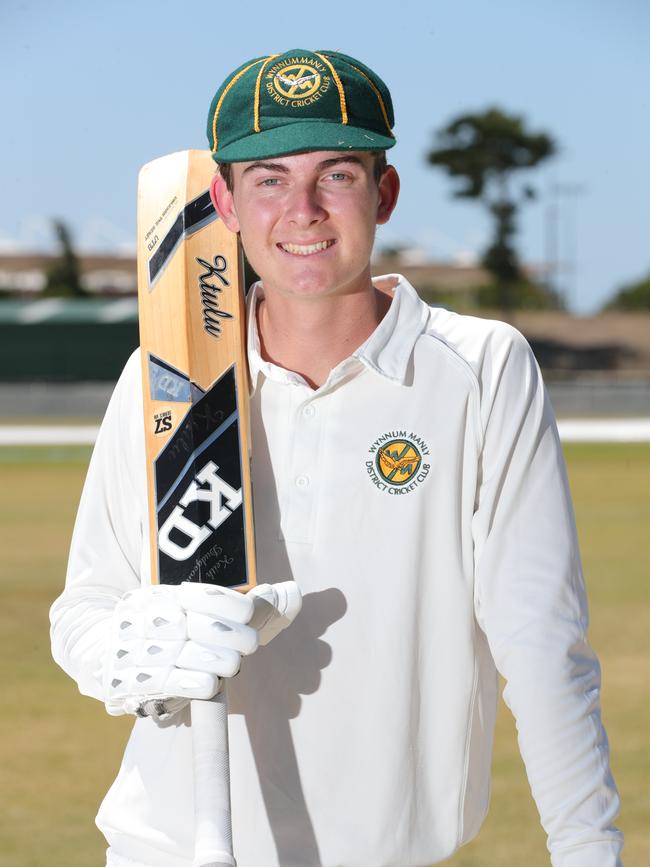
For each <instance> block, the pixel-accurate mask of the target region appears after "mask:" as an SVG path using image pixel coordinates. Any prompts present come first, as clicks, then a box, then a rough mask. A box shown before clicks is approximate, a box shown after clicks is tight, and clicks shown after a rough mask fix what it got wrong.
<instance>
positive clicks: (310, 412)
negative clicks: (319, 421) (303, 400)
mask: <svg viewBox="0 0 650 867" xmlns="http://www.w3.org/2000/svg"><path fill="white" fill-rule="evenodd" d="M302 414H303V415H304V416H305V417H306V418H313V417H314V416H315V415H316V409H315V408H314V407H313V406H312V405H311V404H308V405H307V406H306V407H305V408H304V409H303V411H302Z"/></svg>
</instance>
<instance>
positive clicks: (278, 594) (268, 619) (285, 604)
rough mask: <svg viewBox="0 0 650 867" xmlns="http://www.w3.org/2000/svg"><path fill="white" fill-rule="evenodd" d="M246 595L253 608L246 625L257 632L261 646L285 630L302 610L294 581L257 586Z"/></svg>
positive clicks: (300, 599) (297, 588) (298, 590)
mask: <svg viewBox="0 0 650 867" xmlns="http://www.w3.org/2000/svg"><path fill="white" fill-rule="evenodd" d="M247 595H248V596H249V597H251V598H252V600H253V606H254V608H253V616H252V618H251V619H250V621H249V622H248V625H249V626H252V627H253V628H254V629H256V630H257V634H258V636H259V643H260V644H262V645H264V644H268V643H269V641H271V639H272V638H275V636H276V635H277V634H278V633H279V632H282V630H283V629H286V628H287V626H289V624H290V623H292V622H293V620H294V618H295V617H296V615H297V614H298V612H299V611H300V609H301V608H302V595H301V593H300V589H299V587H298V585H297V584H296V582H295V581H283V582H282V583H280V584H258V585H257V587H253V589H252V590H249V592H248V594H247Z"/></svg>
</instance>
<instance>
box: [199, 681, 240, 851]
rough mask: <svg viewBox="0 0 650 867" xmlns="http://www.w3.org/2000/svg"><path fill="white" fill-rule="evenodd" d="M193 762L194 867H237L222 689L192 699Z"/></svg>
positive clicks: (226, 723) (226, 715) (226, 717)
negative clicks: (208, 697) (203, 698)
mask: <svg viewBox="0 0 650 867" xmlns="http://www.w3.org/2000/svg"><path fill="white" fill-rule="evenodd" d="M191 714H192V750H193V763H194V832H195V837H194V840H195V842H194V862H193V867H236V862H235V859H234V856H233V851H232V828H231V824H230V763H229V758H228V709H227V705H226V696H225V693H224V690H223V687H222V689H221V692H219V693H217V695H216V696H215V697H214V698H213V699H211V700H210V701H198V700H194V701H192V702H191Z"/></svg>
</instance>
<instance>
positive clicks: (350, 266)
mask: <svg viewBox="0 0 650 867" xmlns="http://www.w3.org/2000/svg"><path fill="white" fill-rule="evenodd" d="M373 166H374V158H373V156H372V154H370V153H367V152H362V151H355V152H350V153H342V152H341V151H317V152H314V153H302V154H292V155H290V156H285V157H273V158H271V159H268V160H258V161H255V162H245V163H235V164H234V165H233V181H234V189H233V192H232V193H231V192H230V191H228V190H227V189H226V186H225V183H224V182H223V180H222V179H221V178H220V177H218V176H217V178H215V181H214V184H213V199H214V200H215V204H216V206H217V210H218V211H219V213H220V216H221V217H222V219H223V220H224V222H225V223H226V225H227V226H228V228H229V229H231V231H233V232H240V233H241V239H242V243H243V245H244V249H245V251H246V255H247V256H248V259H249V261H250V263H251V265H252V266H253V268H254V269H255V271H256V272H257V273H258V274H259V276H260V277H261V279H262V281H263V283H264V288H265V291H267V292H269V291H271V292H278V293H281V294H283V295H285V296H292V297H301V298H321V297H323V296H328V295H340V294H346V293H350V292H357V291H364V290H367V289H368V287H369V285H370V254H371V252H372V246H373V242H374V237H375V229H376V227H377V225H380V224H382V223H386V222H387V221H388V219H389V218H390V215H391V213H392V211H393V208H394V207H395V204H396V202H397V195H398V192H399V179H398V176H397V172H396V171H395V169H394V168H393V167H389V168H388V170H387V171H386V172H385V173H384V175H383V177H382V178H381V180H380V182H379V184H377V182H376V180H375V178H374V176H373Z"/></svg>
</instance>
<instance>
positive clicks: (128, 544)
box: [50, 351, 146, 701]
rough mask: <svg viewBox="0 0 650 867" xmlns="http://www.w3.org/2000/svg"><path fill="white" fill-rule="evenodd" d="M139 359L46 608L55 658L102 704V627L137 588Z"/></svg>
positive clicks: (129, 367)
mask: <svg viewBox="0 0 650 867" xmlns="http://www.w3.org/2000/svg"><path fill="white" fill-rule="evenodd" d="M140 378H141V377H140V357H139V352H137V351H136V352H135V353H134V354H133V355H132V356H131V358H130V359H129V361H128V362H127V364H126V366H125V368H124V371H123V372H122V375H121V376H120V379H119V381H118V383H117V385H116V387H115V390H114V392H113V395H112V397H111V400H110V402H109V405H108V408H107V410H106V415H105V416H104V420H103V422H102V425H101V427H100V430H99V434H98V437H97V441H96V443H95V448H94V450H93V454H92V458H91V460H90V465H89V468H88V473H87V476H86V481H85V483H84V487H83V492H82V495H81V500H80V503H79V509H78V512H77V518H76V521H75V526H74V531H73V535H72V542H71V546H70V555H69V559H68V569H67V575H66V581H65V589H64V590H63V593H62V594H61V595H60V596H59V597H58V599H57V600H56V601H55V602H54V604H53V605H52V607H51V609H50V623H51V629H50V637H51V642H52V655H53V657H54V660H55V661H56V662H57V663H58V664H59V665H60V666H61V668H63V670H64V671H65V672H67V674H69V675H70V677H72V678H73V679H74V680H76V681H77V684H78V685H79V690H80V692H82V693H83V694H84V695H89V696H92V697H94V698H97V699H99V700H100V701H103V700H104V692H103V685H102V680H103V677H102V675H103V659H104V654H105V649H106V643H107V640H108V627H109V622H110V619H111V615H112V613H113V609H114V608H115V606H116V604H117V602H118V600H119V599H120V598H121V597H122V596H123V595H124V593H126V592H127V590H131V589H133V588H135V587H138V586H140V574H141V561H142V552H143V538H146V528H145V527H143V521H144V514H143V509H142V490H144V492H145V496H146V483H145V481H144V478H143V474H144V473H145V472H146V467H145V461H144V432H143V429H142V427H143V425H142V396H141V388H140Z"/></svg>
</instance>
